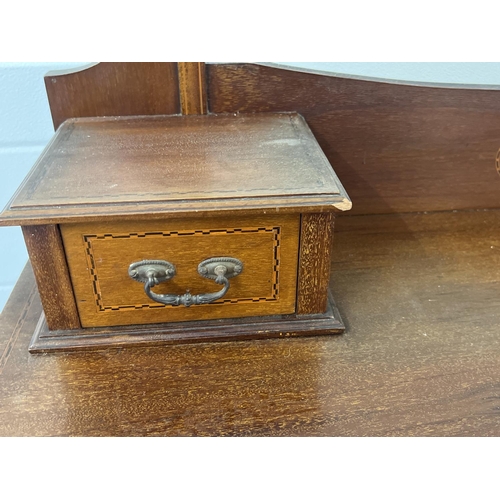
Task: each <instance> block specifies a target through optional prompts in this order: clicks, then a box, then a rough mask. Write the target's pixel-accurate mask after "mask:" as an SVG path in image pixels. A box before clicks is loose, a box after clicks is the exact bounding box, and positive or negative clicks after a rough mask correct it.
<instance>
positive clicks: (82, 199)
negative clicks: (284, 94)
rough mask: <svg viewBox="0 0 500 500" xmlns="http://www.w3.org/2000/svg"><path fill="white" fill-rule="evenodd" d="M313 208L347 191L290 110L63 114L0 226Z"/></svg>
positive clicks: (336, 202) (342, 200)
mask: <svg viewBox="0 0 500 500" xmlns="http://www.w3.org/2000/svg"><path fill="white" fill-rule="evenodd" d="M301 207H304V208H305V209H307V208H308V207H313V209H316V207H317V210H318V211H322V210H327V211H332V210H348V209H350V207H351V202H350V200H349V197H348V196H347V194H346V193H345V190H344V188H343V187H342V184H341V183H340V181H339V180H338V178H337V176H336V175H335V173H334V172H333V170H332V168H331V165H330V164H329V163H328V160H327V159H326V157H325V155H324V153H323V152H322V151H321V148H320V147H319V146H318V143H317V141H316V139H315V138H314V136H313V135H312V133H311V131H310V130H309V128H308V126H307V124H306V122H305V121H304V120H303V118H302V117H301V116H300V115H297V114H296V113H269V114H261V115H258V114H255V115H245V116H244V115H238V116H234V115H219V116H213V115H209V116H155V117H133V118H132V117H130V118H129V117H121V118H116V117H115V118H78V119H72V120H68V121H66V122H65V123H64V125H62V126H61V127H60V128H59V130H58V131H57V132H56V135H55V136H54V139H53V140H52V142H51V143H50V144H49V145H48V146H47V148H46V149H45V150H44V152H43V153H42V155H41V157H40V158H39V159H38V161H37V163H36V165H35V166H34V168H33V169H32V171H31V172H30V174H29V175H28V177H27V178H26V180H25V182H24V183H23V184H22V186H21V187H20V189H19V190H18V192H17V193H16V194H15V195H14V198H13V199H12V200H11V202H10V204H9V206H8V207H7V209H6V210H4V211H3V212H2V214H0V221H1V223H2V224H11V225H12V224H21V225H22V224H26V223H27V221H28V220H29V224H30V225H32V224H36V223H40V222H41V221H43V222H46V223H47V222H48V221H49V220H50V221H51V222H54V221H57V222H58V223H59V222H63V221H71V222H73V221H74V219H75V218H78V219H80V220H81V219H82V218H87V219H88V218H92V217H94V218H106V217H107V218H110V216H113V217H114V218H115V219H116V218H117V217H118V216H119V217H123V216H124V215H126V214H128V215H133V214H134V213H135V214H136V218H137V214H139V213H141V214H144V218H149V217H158V215H160V216H161V215H162V214H163V217H173V216H176V215H177V216H178V214H179V213H191V214H194V215H195V216H199V213H200V212H211V213H213V212H214V211H218V212H224V211H225V212H226V213H228V212H232V211H234V210H239V211H241V210H249V209H252V208H253V209H257V210H259V209H260V210H261V212H262V211H265V210H266V209H271V210H275V211H280V210H282V209H285V210H286V209H287V208H292V209H293V210H295V211H300V208H301Z"/></svg>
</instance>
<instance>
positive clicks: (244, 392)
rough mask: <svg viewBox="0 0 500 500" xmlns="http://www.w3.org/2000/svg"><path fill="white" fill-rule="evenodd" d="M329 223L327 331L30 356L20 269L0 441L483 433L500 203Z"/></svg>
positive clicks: (498, 361) (499, 366)
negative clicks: (337, 320) (332, 322)
mask: <svg viewBox="0 0 500 500" xmlns="http://www.w3.org/2000/svg"><path fill="white" fill-rule="evenodd" d="M336 226H337V231H336V238H335V243H334V253H333V260H332V288H333V292H334V296H335V298H336V300H337V303H338V306H339V309H340V311H341V313H342V315H343V317H344V319H345V320H346V323H347V330H346V333H345V334H343V335H337V336H328V337H308V338H305V337H302V338H289V339H273V340H263V341H240V342H226V343H212V344H210V343H207V344H192V345H179V346H166V347H155V348H130V349H123V350H122V349H108V350H105V351H100V352H94V353H83V352H82V353H78V354H56V355H53V354H51V355H36V356H33V355H30V354H29V353H28V351H27V348H28V344H29V342H30V338H31V335H32V334H33V331H34V328H35V324H36V322H37V321H38V318H39V316H40V313H41V307H40V303H39V300H38V299H37V297H36V294H35V295H33V294H34V292H33V290H34V282H33V277H32V274H31V270H30V269H29V268H27V269H26V271H25V273H24V274H23V276H22V277H21V280H20V282H19V284H18V286H17V287H16V289H15V291H14V293H13V295H12V297H11V299H10V300H9V302H8V304H7V306H6V308H5V310H4V312H3V313H2V315H1V320H0V349H2V352H0V372H1V374H0V435H3V436H23V435H28V436H29V435H33V436H35V435H54V436H68V435H75V436H76V435H84V436H109V435H114V436H205V435H211V436H250V435H252V436H499V435H500V382H499V381H500V337H499V335H498V333H499V326H498V325H499V324H500V307H499V306H500V298H499V297H500V231H499V228H500V212H499V211H471V212H462V213H460V212H459V213H452V212H450V213H437V214H427V215H425V214H407V215H384V216H357V217H342V218H339V219H338V220H337V221H336ZM30 297H32V299H30ZM30 300H31V303H30Z"/></svg>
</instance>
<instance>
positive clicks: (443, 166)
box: [207, 64, 500, 215]
mask: <svg viewBox="0 0 500 500" xmlns="http://www.w3.org/2000/svg"><path fill="white" fill-rule="evenodd" d="M207 75H208V79H207V81H208V87H207V92H208V102H209V106H210V112H212V113H233V112H241V113H256V112H268V111H298V112H299V113H301V114H302V115H303V116H304V117H305V119H306V120H307V123H308V124H309V126H310V127H311V129H312V131H313V133H314V135H315V136H316V138H317V140H318V142H319V144H320V146H321V147H322V148H323V150H324V152H325V153H326V156H327V157H328V159H329V160H330V162H331V164H332V166H333V168H334V169H335V171H336V173H337V175H338V176H339V178H340V180H341V181H342V184H343V185H344V187H345V188H346V190H347V192H348V193H349V196H350V198H351V200H352V203H353V210H352V211H351V212H350V213H349V214H352V215H354V214H377V213H396V212H419V211H441V210H458V209H474V208H498V207H500V177H499V176H498V175H497V173H496V169H495V156H496V153H497V151H498V149H499V147H500V91H499V90H494V89H487V90H481V89H466V88H432V87H421V86H414V85H399V84H394V83H382V82H374V81H362V80H355V79H349V78H339V77H334V76H327V75H319V74H311V73H305V72H298V71H289V70H284V69H277V68H270V67H264V66H258V65H252V64H215V65H207Z"/></svg>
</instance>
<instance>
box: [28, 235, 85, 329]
mask: <svg viewBox="0 0 500 500" xmlns="http://www.w3.org/2000/svg"><path fill="white" fill-rule="evenodd" d="M22 230H23V235H24V240H25V242H26V247H27V248H28V254H29V257H30V261H31V265H32V266H33V271H34V273H35V278H36V282H37V285H38V291H39V293H40V298H41V300H42V305H43V309H44V312H45V317H46V320H47V325H48V326H49V329H50V330H72V329H76V328H80V320H79V317H78V311H77V308H76V304H75V298H74V295H73V289H72V287H71V280H70V277H69V273H68V266H67V263H66V257H65V255H64V248H63V245H62V241H61V235H60V233H59V228H58V226H56V225H46V226H23V228H22Z"/></svg>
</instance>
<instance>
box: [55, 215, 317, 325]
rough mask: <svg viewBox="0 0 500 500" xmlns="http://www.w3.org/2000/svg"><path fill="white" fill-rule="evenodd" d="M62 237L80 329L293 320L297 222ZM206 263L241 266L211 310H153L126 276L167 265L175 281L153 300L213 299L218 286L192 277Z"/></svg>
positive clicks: (90, 231) (211, 223)
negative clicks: (143, 265)
mask: <svg viewBox="0 0 500 500" xmlns="http://www.w3.org/2000/svg"><path fill="white" fill-rule="evenodd" d="M61 232H62V237H63V242H64V247H65V251H66V257H67V260H68V265H69V270H70V274H71V279H72V282H73V287H74V292H75V296H76V302H77V306H78V311H79V314H80V320H81V323H82V326H84V327H96V326H113V325H131V324H149V323H164V322H171V321H195V320H208V319H221V318H235V317H245V316H246V317H248V316H264V315H276V314H290V313H294V312H295V300H296V287H297V254H298V248H299V242H298V240H299V232H300V215H299V214H295V215H285V216H281V215H280V216H253V217H238V216H237V215H235V216H233V217H225V218H211V219H207V218H201V219H188V220H186V219H170V220H164V221H155V222H146V221H142V220H137V221H135V222H129V221H127V222H110V223H108V224H64V225H62V226H61ZM212 257H234V258H237V259H239V260H240V261H242V262H243V271H242V273H241V274H240V275H239V276H236V277H235V278H233V279H231V280H230V288H229V291H228V292H227V294H226V296H224V297H223V298H222V299H220V300H218V301H216V302H214V303H212V304H204V305H193V306H191V307H184V306H171V305H164V304H159V303H157V302H154V301H153V300H151V299H149V298H148V297H147V296H146V294H145V292H144V284H142V283H138V282H137V281H134V280H133V279H132V278H130V276H129V275H128V268H129V266H130V264H132V263H134V262H139V261H142V260H166V261H168V262H171V263H172V264H173V265H174V266H175V268H176V275H175V276H174V277H173V278H172V279H171V280H168V281H166V282H164V283H161V284H160V285H158V286H156V287H154V290H153V291H154V292H155V293H160V294H162V293H173V294H176V295H182V294H184V293H186V290H189V291H190V292H191V293H192V294H193V295H196V294H199V293H207V292H216V291H219V290H220V289H221V288H222V286H221V285H218V284H217V283H215V282H214V281H212V280H209V279H206V278H202V277H201V276H200V275H199V274H198V271H197V269H198V264H199V263H200V262H202V261H204V260H205V259H209V258H212ZM311 265H313V263H312V262H311ZM324 293H325V295H326V290H325V291H324ZM321 312H324V311H321Z"/></svg>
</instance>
